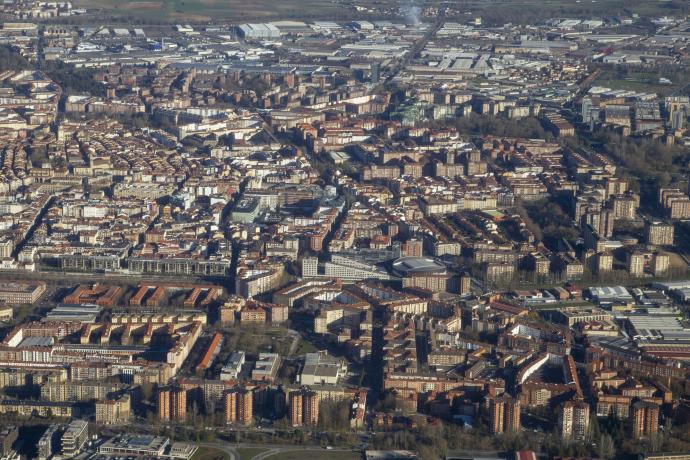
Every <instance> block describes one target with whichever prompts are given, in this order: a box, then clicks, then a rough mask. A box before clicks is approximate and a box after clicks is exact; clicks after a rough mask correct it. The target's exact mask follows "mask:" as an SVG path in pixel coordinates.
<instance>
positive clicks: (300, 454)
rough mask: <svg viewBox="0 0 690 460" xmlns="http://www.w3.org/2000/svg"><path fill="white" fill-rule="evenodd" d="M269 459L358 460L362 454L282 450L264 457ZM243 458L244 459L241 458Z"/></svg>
mask: <svg viewBox="0 0 690 460" xmlns="http://www.w3.org/2000/svg"><path fill="white" fill-rule="evenodd" d="M266 458H267V459H270V460H277V459H280V460H304V459H305V458H309V459H310V460H360V459H361V458H362V454H360V453H359V452H350V451H337V450H336V451H333V450H326V449H324V450H322V451H321V450H290V451H282V452H279V453H276V454H274V455H270V456H268V457H266ZM243 460H244V459H243Z"/></svg>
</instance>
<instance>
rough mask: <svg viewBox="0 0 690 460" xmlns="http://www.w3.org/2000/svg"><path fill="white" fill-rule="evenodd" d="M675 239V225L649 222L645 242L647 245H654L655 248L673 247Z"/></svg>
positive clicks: (646, 227) (646, 226)
mask: <svg viewBox="0 0 690 460" xmlns="http://www.w3.org/2000/svg"><path fill="white" fill-rule="evenodd" d="M673 237H674V227H673V224H667V223H663V222H647V224H646V225H645V240H646V241H647V244H653V245H655V246H672V245H673Z"/></svg>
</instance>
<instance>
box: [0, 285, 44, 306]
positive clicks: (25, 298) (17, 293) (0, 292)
mask: <svg viewBox="0 0 690 460" xmlns="http://www.w3.org/2000/svg"><path fill="white" fill-rule="evenodd" d="M44 292H46V283H44V282H41V281H4V282H3V283H2V286H0V302H4V303H10V304H18V303H27V304H33V303H35V302H36V301H37V300H38V299H40V298H41V296H42V295H43V293H44Z"/></svg>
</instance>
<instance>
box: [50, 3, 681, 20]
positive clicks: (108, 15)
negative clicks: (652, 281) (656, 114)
mask: <svg viewBox="0 0 690 460" xmlns="http://www.w3.org/2000/svg"><path fill="white" fill-rule="evenodd" d="M422 3H423V5H424V6H441V5H443V6H446V7H447V11H446V17H447V18H448V19H449V20H458V19H462V20H466V19H467V17H468V15H471V16H476V17H481V18H482V20H483V22H484V24H487V25H503V24H506V23H512V24H527V23H530V24H533V23H535V22H537V21H541V20H545V19H550V18H554V17H564V18H565V17H569V18H592V17H606V16H628V17H630V16H632V15H633V14H639V15H641V16H643V17H644V16H682V15H685V14H688V13H690V2H687V1H685V0H667V1H649V0H581V1H579V0H578V1H566V0H493V1H485V0H467V1H463V2H445V1H443V0H432V1H426V2H422ZM408 4H409V2H406V1H402V0H379V1H376V2H359V3H355V2H354V1H353V0H329V1H323V0H282V1H279V2H275V1H271V0H257V1H254V2H250V3H248V2H243V1H240V0H127V1H124V2H117V1H114V0H75V2H74V6H75V7H84V8H87V9H91V10H96V12H97V13H98V15H99V18H100V19H101V20H104V21H106V22H107V21H109V22H121V21H129V22H131V23H133V24H165V23H170V22H185V23H194V22H206V21H214V20H220V21H236V22H243V21H272V20H279V19H297V20H303V21H309V20H331V21H348V20H352V19H400V20H401V19H403V17H402V16H403V15H402V14H400V13H398V12H399V11H400V9H401V8H403V7H405V6H406V5H408ZM355 6H364V7H368V8H367V9H363V8H360V9H359V10H358V9H357V8H355ZM87 18H88V16H86V17H83V18H79V17H68V18H60V20H61V21H65V22H78V21H84V20H86V19H87ZM425 20H426V21H427V22H429V21H433V18H425Z"/></svg>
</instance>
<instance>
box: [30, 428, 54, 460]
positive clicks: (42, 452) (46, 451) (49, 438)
mask: <svg viewBox="0 0 690 460" xmlns="http://www.w3.org/2000/svg"><path fill="white" fill-rule="evenodd" d="M59 441H60V427H59V425H56V424H55V425H50V426H49V427H48V428H47V429H46V430H45V431H44V432H43V434H42V435H41V437H40V438H39V439H38V444H37V446H36V447H37V449H38V458H39V460H45V459H47V458H50V457H52V456H53V455H54V454H55V453H56V452H57V451H58V447H59V444H60V443H59Z"/></svg>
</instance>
